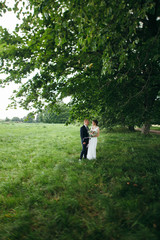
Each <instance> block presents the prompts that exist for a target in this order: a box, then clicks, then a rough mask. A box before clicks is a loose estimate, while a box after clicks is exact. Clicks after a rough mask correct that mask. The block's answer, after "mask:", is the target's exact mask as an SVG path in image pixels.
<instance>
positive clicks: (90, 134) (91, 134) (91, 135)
mask: <svg viewBox="0 0 160 240" xmlns="http://www.w3.org/2000/svg"><path fill="white" fill-rule="evenodd" d="M96 135H97V132H96V131H93V130H90V131H89V137H95V136H96Z"/></svg>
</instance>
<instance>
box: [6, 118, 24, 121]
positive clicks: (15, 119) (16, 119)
mask: <svg viewBox="0 0 160 240" xmlns="http://www.w3.org/2000/svg"><path fill="white" fill-rule="evenodd" d="M6 121H9V119H7V120H6ZM12 121H13V122H20V121H21V119H20V118H19V117H13V118H12Z"/></svg>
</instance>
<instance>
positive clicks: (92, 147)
mask: <svg viewBox="0 0 160 240" xmlns="http://www.w3.org/2000/svg"><path fill="white" fill-rule="evenodd" d="M90 136H91V138H90V140H89V146H88V153H87V158H88V159H89V160H91V159H96V147H97V137H98V136H99V127H98V121H97V120H93V121H92V127H91V130H90Z"/></svg>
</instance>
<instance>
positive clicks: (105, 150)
mask: <svg viewBox="0 0 160 240" xmlns="http://www.w3.org/2000/svg"><path fill="white" fill-rule="evenodd" d="M80 150H81V145H80V138H79V127H77V126H68V127H66V126H63V125H49V124H48V125H47V124H46V125H45V124H12V123H11V124H6V123H2V124H0V240H101V239H104V240H159V239H160V191H159V189H160V136H158V135H153V134H152V135H151V136H149V137H143V136H142V135H141V133H139V132H135V133H128V132H127V131H125V132H123V131H116V130H115V131H112V132H105V131H103V132H101V135H100V137H99V139H98V148H97V160H94V161H85V160H83V161H82V162H79V161H78V159H79V154H80Z"/></svg>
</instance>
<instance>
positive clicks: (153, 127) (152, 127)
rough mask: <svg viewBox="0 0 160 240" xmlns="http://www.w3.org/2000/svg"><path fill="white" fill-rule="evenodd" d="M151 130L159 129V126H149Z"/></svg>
mask: <svg viewBox="0 0 160 240" xmlns="http://www.w3.org/2000/svg"><path fill="white" fill-rule="evenodd" d="M151 130H158V131H160V126H159V125H157V126H156V125H155V126H151Z"/></svg>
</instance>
